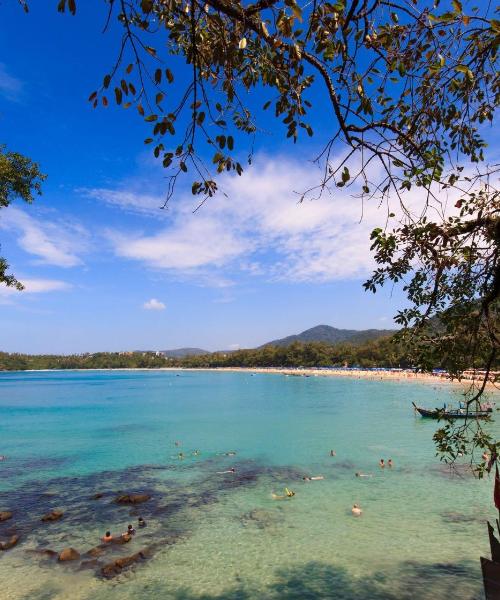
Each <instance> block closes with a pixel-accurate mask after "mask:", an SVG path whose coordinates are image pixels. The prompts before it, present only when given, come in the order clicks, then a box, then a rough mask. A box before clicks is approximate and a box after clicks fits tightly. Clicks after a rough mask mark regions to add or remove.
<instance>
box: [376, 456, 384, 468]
mask: <svg viewBox="0 0 500 600" xmlns="http://www.w3.org/2000/svg"><path fill="white" fill-rule="evenodd" d="M378 466H379V467H380V468H381V469H384V468H385V462H384V459H383V458H381V459H380V461H379V463H378Z"/></svg>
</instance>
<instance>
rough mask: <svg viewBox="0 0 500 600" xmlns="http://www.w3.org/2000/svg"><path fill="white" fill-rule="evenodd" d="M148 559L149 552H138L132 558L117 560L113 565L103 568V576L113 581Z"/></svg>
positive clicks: (126, 557) (125, 557)
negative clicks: (123, 572) (128, 569)
mask: <svg viewBox="0 0 500 600" xmlns="http://www.w3.org/2000/svg"><path fill="white" fill-rule="evenodd" d="M146 558H147V552H146V551H144V550H141V551H140V552H136V553H135V554H132V555H130V556H124V557H123V558H117V559H116V560H114V561H113V562H111V563H108V564H107V565H104V567H102V568H101V575H102V576H103V577H106V578H107V579H111V578H112V577H116V576H117V575H119V574H120V573H121V572H122V571H123V570H124V569H127V568H128V567H130V566H132V565H134V564H135V563H137V562H139V561H142V560H145V559H146Z"/></svg>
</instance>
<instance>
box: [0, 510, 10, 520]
mask: <svg viewBox="0 0 500 600" xmlns="http://www.w3.org/2000/svg"><path fill="white" fill-rule="evenodd" d="M9 519H12V513H11V511H10V510H3V511H0V523H2V522H3V521H8V520H9Z"/></svg>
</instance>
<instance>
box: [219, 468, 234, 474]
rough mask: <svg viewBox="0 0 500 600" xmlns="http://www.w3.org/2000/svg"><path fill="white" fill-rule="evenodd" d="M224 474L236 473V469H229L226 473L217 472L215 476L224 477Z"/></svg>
mask: <svg viewBox="0 0 500 600" xmlns="http://www.w3.org/2000/svg"><path fill="white" fill-rule="evenodd" d="M226 473H236V469H235V468H234V467H231V468H230V469H228V470H227V471H217V475H225V474H226Z"/></svg>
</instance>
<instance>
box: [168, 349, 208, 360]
mask: <svg viewBox="0 0 500 600" xmlns="http://www.w3.org/2000/svg"><path fill="white" fill-rule="evenodd" d="M160 353H161V354H163V356H166V357H167V358H184V357H185V356H198V355H200V354H210V352H209V351H208V350H202V349H201V348H175V349H174V350H160Z"/></svg>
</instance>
